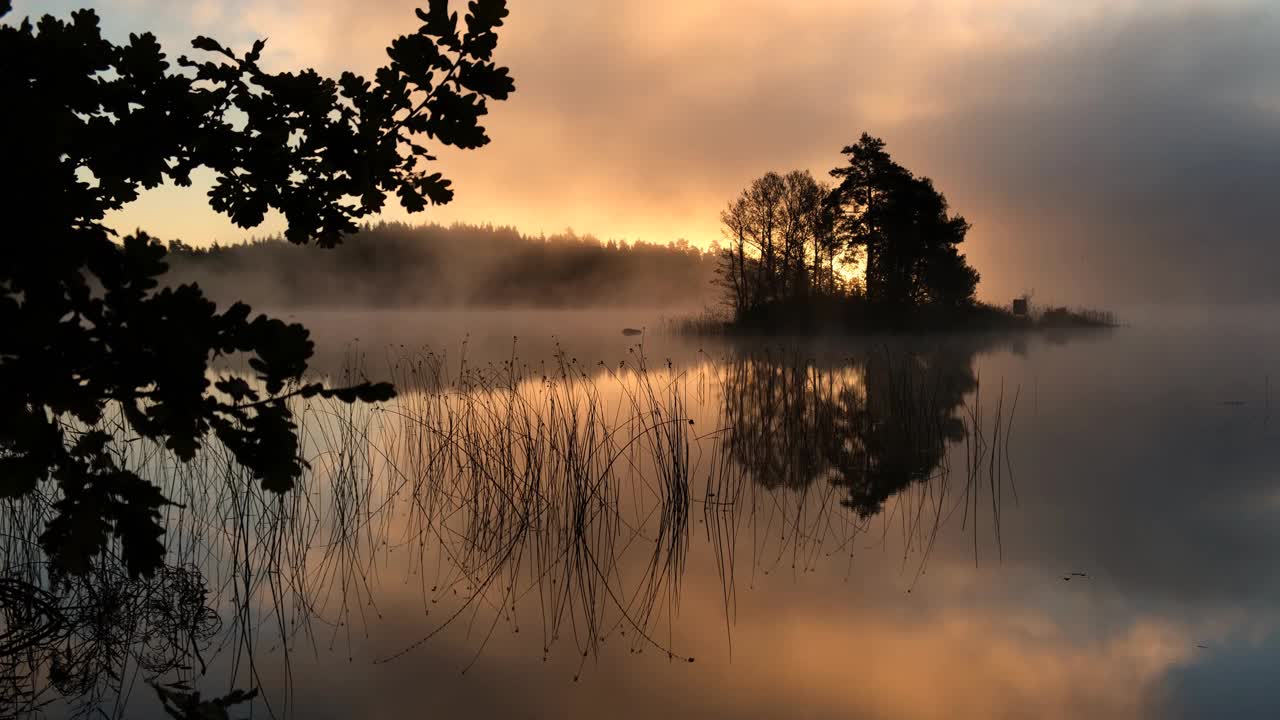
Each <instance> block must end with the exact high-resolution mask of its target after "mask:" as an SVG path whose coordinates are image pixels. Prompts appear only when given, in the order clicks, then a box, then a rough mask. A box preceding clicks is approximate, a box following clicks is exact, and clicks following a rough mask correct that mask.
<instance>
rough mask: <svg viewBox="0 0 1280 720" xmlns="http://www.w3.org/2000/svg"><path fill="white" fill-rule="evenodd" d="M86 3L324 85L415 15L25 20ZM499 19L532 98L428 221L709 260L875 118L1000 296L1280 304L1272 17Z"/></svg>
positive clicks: (181, 226)
mask: <svg viewBox="0 0 1280 720" xmlns="http://www.w3.org/2000/svg"><path fill="white" fill-rule="evenodd" d="M453 4H454V5H455V6H456V7H461V3H460V2H458V1H457V0H455V2H454V3H453ZM78 6H90V7H95V8H97V9H98V10H99V14H100V15H102V16H103V18H104V26H105V27H106V28H107V31H108V34H109V35H110V36H112V37H114V38H116V39H124V38H126V37H127V33H128V32H130V31H138V30H143V29H150V30H152V31H154V32H156V34H157V35H159V36H160V38H161V40H162V42H163V43H164V44H165V46H166V48H168V49H169V50H170V52H171V53H172V54H174V55H177V54H179V53H181V52H185V51H187V45H186V42H187V41H189V39H190V38H191V37H193V36H195V35H197V34H205V35H211V36H213V37H216V38H218V39H219V40H222V41H223V42H225V43H228V44H232V45H234V46H238V47H241V48H244V47H247V46H248V44H249V43H251V42H252V41H253V40H254V39H256V38H259V37H265V38H267V39H268V44H267V49H266V53H265V54H264V60H265V62H266V63H267V65H268V66H270V67H273V68H276V69H282V70H283V69H292V68H298V67H303V66H307V67H315V68H316V69H318V70H321V71H323V72H326V73H331V74H336V73H338V72H340V71H342V70H344V69H352V70H356V71H359V72H365V73H368V72H370V71H371V70H372V69H373V68H375V67H377V66H378V65H379V64H381V63H383V62H384V61H385V59H386V58H385V55H384V52H383V49H384V48H385V47H386V45H387V43H388V42H389V41H390V40H391V39H392V38H393V37H395V36H396V35H399V34H403V33H407V32H412V31H413V30H414V29H415V28H416V26H417V24H418V23H417V20H416V18H415V17H414V15H413V8H414V7H415V3H413V2H401V1H400V0H362V2H359V3H352V2H349V0H307V1H300V0H294V1H289V0H236V1H232V2H214V1H213V0H196V1H195V2H191V3H171V2H167V1H164V0H104V1H101V2H93V1H91V0H41V1H33V0H17V1H16V2H15V11H14V13H13V15H11V18H10V19H12V18H14V17H21V16H23V15H26V14H38V13H43V12H54V13H56V14H66V13H67V12H69V11H70V10H71V9H73V8H74V7H78ZM510 6H511V16H510V17H509V18H508V21H507V24H506V26H505V27H504V28H503V29H502V30H501V31H500V41H499V48H498V61H499V63H500V64H503V65H506V66H508V67H510V68H511V72H512V74H513V76H514V78H515V81H516V88H517V90H516V93H515V95H514V96H512V98H511V99H510V100H509V101H507V102H504V103H494V104H492V105H491V115H490V116H489V118H488V123H487V127H488V129H489V134H490V136H491V137H492V138H493V142H492V143H491V144H489V145H488V146H486V147H485V148H482V149H480V150H478V151H467V152H459V151H449V150H446V151H444V152H441V153H440V156H441V158H440V162H439V167H438V169H439V170H440V171H442V172H444V174H445V175H446V177H450V178H452V179H453V180H454V187H455V190H456V191H457V197H456V199H455V201H454V202H453V204H451V205H450V206H448V207H445V208H436V209H429V210H428V211H427V213H425V214H419V215H416V216H414V217H413V218H412V219H414V220H421V221H437V222H444V223H449V222H454V221H461V222H473V223H494V224H502V225H514V226H517V227H518V228H520V229H521V230H523V231H525V232H529V233H534V234H537V233H539V232H546V233H548V234H549V233H553V232H559V231H562V230H564V229H566V228H572V229H574V230H575V231H577V232H579V233H592V234H594V235H597V236H599V237H601V238H614V239H629V240H636V239H642V240H647V241H655V242H666V241H670V240H675V239H678V238H685V239H687V240H689V241H690V242H693V243H697V244H701V245H708V244H710V243H712V242H714V241H716V240H717V239H719V238H720V237H721V231H720V227H719V217H718V216H719V211H720V210H721V208H723V207H724V205H725V204H726V203H727V202H728V201H729V200H731V199H732V198H733V197H734V196H735V195H736V194H737V193H738V192H739V190H740V189H741V188H742V187H743V186H744V185H746V184H747V183H748V182H749V181H750V180H751V179H752V178H754V177H757V176H759V175H760V174H762V173H764V172H766V171H769V170H778V171H786V170H790V169H807V170H810V171H811V172H813V173H814V174H815V176H818V177H820V178H825V177H826V173H827V171H829V170H830V169H831V168H832V167H835V166H836V165H838V164H839V163H840V161H841V159H842V157H841V155H840V153H839V151H840V149H841V147H843V146H844V145H847V144H849V143H851V142H853V141H855V140H856V139H857V137H858V136H859V135H860V134H861V132H863V131H864V130H865V131H868V132H871V133H872V134H874V135H878V136H880V137H882V138H884V139H885V140H886V142H887V143H888V149H889V151H890V152H891V153H892V154H893V155H894V157H895V158H896V159H898V160H899V161H900V162H902V163H903V164H904V165H906V166H907V167H908V168H910V169H912V170H913V171H915V172H917V173H919V174H922V175H927V176H930V177H932V178H933V179H934V181H935V182H936V184H937V186H938V187H939V188H940V189H941V190H942V191H943V192H944V193H945V194H946V195H947V197H948V199H949V200H950V202H951V205H952V207H953V209H954V210H955V211H957V212H959V213H961V214H963V215H964V216H965V217H966V218H967V219H968V220H969V221H970V222H971V223H972V224H973V229H972V231H971V232H970V235H969V239H968V241H967V242H966V244H965V246H964V250H965V252H966V253H967V254H968V256H969V259H970V261H971V262H972V263H973V264H974V265H975V266H976V267H977V268H978V269H979V270H980V271H981V272H982V274H983V281H982V284H981V286H980V290H979V294H980V295H981V296H982V297H984V298H986V299H991V300H1001V301H1007V299H1008V298H1009V297H1012V296H1013V295H1016V294H1020V293H1022V292H1032V293H1034V297H1035V298H1036V299H1037V300H1039V301H1042V302H1060V303H1068V304H1101V303H1162V302H1170V303H1172V302H1216V303H1226V302H1237V301H1239V302H1244V301H1257V300H1272V299H1277V296H1280V282H1277V280H1276V276H1277V272H1276V271H1277V270H1280V250H1277V249H1276V248H1275V247H1274V245H1275V243H1274V236H1275V235H1276V231H1275V229H1274V224H1275V220H1274V215H1275V212H1274V210H1273V208H1274V207H1275V206H1276V204H1277V203H1276V202H1275V199H1274V198H1275V195H1276V190H1277V188H1280V3H1274V2H1261V1H1248V0H1168V1H1167V2H1157V1H1149V2H1138V1H1136V0H1107V1H1103V0H1072V1H1071V2H1031V1H1029V0H894V1H893V2H890V1H887V0H881V1H872V0H811V1H807V2H802V1H796V2H776V1H775V2H765V1H763V0H734V1H730V0H705V1H702V2H699V1H697V0H613V1H611V2H582V1H581V0H512V2H511V3H510ZM386 217H387V219H394V220H401V219H408V216H407V215H405V214H404V213H403V211H400V210H398V209H397V210H396V211H394V212H389V213H387V215H386ZM112 219H113V220H114V221H115V222H116V224H117V227H123V228H132V227H142V228H143V229H146V230H148V231H149V232H151V233H152V234H155V235H159V236H160V237H164V238H182V239H184V240H186V241H187V242H191V243H196V244H204V243H209V242H213V241H215V240H217V241H219V242H224V243H225V242H230V241H235V240H238V239H241V238H243V237H246V236H248V235H249V234H251V233H249V232H246V231H243V230H240V229H238V228H235V227H234V226H233V225H231V224H230V222H229V221H227V220H226V219H225V218H223V217H220V216H218V215H216V214H215V213H213V212H212V211H211V210H209V209H208V208H207V205H206V203H205V198H204V197H203V194H202V192H201V191H200V190H199V189H196V190H178V189H174V188H162V189H159V190H156V191H153V192H151V193H150V194H149V195H147V196H145V197H144V198H143V199H142V200H140V201H139V202H137V203H135V204H134V205H132V206H130V207H129V208H127V209H126V210H124V211H123V212H122V213H120V214H119V216H117V217H115V218H112ZM279 229H280V223H279V220H278V219H273V220H272V221H270V222H268V224H267V225H265V226H263V227H262V228H260V229H259V230H257V231H256V232H257V234H265V233H267V232H273V231H276V230H279Z"/></svg>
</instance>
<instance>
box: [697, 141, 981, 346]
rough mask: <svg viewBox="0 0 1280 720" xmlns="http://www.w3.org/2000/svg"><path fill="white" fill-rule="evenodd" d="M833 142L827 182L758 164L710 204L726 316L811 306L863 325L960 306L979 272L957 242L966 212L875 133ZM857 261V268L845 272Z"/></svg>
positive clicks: (781, 314)
mask: <svg viewBox="0 0 1280 720" xmlns="http://www.w3.org/2000/svg"><path fill="white" fill-rule="evenodd" d="M842 152H843V153H844V154H845V155H847V156H848V164H847V165H846V166H844V167H840V168H836V169H835V170H832V171H831V174H832V176H834V177H836V178H838V179H839V180H840V184H839V185H837V186H836V187H835V188H829V187H827V186H826V185H823V184H821V183H818V182H816V181H815V180H814V179H813V178H812V177H811V176H810V175H809V173H808V172H801V171H794V172H791V173H788V174H787V175H785V176H783V175H779V174H778V173H772V172H771V173H766V174H765V175H763V176H762V177H760V178H758V179H756V180H754V181H752V183H751V185H750V186H748V187H747V189H745V190H743V191H742V194H741V195H740V196H739V197H738V198H737V199H736V200H735V201H733V202H731V203H730V204H729V206H728V208H726V209H725V210H724V212H722V213H721V215H720V219H721V222H722V223H723V225H724V230H725V236H726V237H727V239H728V241H729V247H728V248H726V249H725V250H724V251H723V252H722V258H721V265H720V269H719V275H720V284H721V285H722V286H724V288H725V291H726V298H727V300H726V302H727V303H728V304H729V305H730V306H731V307H732V309H733V312H734V317H735V320H736V321H737V322H738V323H739V324H741V325H755V326H768V325H777V324H781V323H787V324H796V323H806V322H807V319H806V316H807V315H813V314H815V313H818V312H820V314H821V315H823V316H824V317H825V318H827V319H829V320H839V321H842V322H844V323H846V327H848V323H850V322H856V323H857V324H856V327H862V326H863V325H864V324H868V322H867V321H871V322H870V324H880V325H886V324H888V325H892V324H896V323H903V322H905V321H906V319H908V318H913V317H916V316H919V315H920V312H919V311H920V310H921V309H922V308H928V309H930V312H932V313H933V314H934V315H937V314H938V313H939V312H940V311H948V312H950V313H951V314H955V313H956V312H958V311H964V310H967V309H969V308H971V307H972V305H973V303H974V293H975V291H976V289H977V285H978V272H977V271H976V270H974V269H973V268H972V267H970V266H969V265H968V264H967V263H966V262H965V257H964V255H962V254H960V252H959V251H958V250H957V246H958V245H959V244H960V243H962V242H963V241H964V238H965V234H966V233H967V232H968V231H969V224H968V223H967V222H966V221H965V219H964V218H963V217H960V216H959V215H951V214H949V208H948V205H947V201H946V198H945V197H943V195H942V194H941V193H939V192H938V191H937V190H936V189H935V188H934V187H933V182H932V181H931V180H929V179H928V178H924V177H917V176H915V175H913V174H912V173H911V172H910V171H909V170H907V169H906V168H904V167H902V166H901V165H899V164H897V163H896V162H894V161H893V160H892V158H890V157H889V154H888V153H887V152H885V150H884V141H882V140H880V139H878V138H873V137H871V136H870V135H867V134H865V133H864V134H863V135H862V138H861V139H860V140H859V142H858V143H857V144H855V145H851V146H849V147H846V148H844V150H843V151H842ZM858 269H861V270H862V273H861V277H858V276H857V275H856V272H855V273H849V272H848V271H850V270H852V271H856V270H858ZM861 304H865V305H867V306H868V307H867V308H865V309H864V308H861V307H858V306H859V305H861ZM864 315H865V316H867V317H861V316H864Z"/></svg>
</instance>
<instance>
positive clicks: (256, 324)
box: [0, 0, 514, 575]
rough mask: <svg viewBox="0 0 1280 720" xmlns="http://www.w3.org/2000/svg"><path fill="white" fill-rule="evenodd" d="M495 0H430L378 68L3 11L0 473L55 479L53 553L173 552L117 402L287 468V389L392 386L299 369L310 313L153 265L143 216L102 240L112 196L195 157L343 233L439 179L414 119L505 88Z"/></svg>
mask: <svg viewBox="0 0 1280 720" xmlns="http://www.w3.org/2000/svg"><path fill="white" fill-rule="evenodd" d="M9 10H10V4H9V2H7V0H3V1H0V15H3V14H5V13H7V12H8V11H9ZM506 15H507V10H506V7H505V2H504V0H474V1H473V2H471V3H470V4H469V14H468V15H467V16H466V18H465V21H464V27H462V28H460V27H459V20H458V15H457V14H456V13H450V12H449V8H448V4H447V2H446V0H431V2H430V3H429V7H428V9H427V10H426V11H422V10H419V11H418V17H419V19H420V20H421V21H422V25H421V27H420V28H419V29H418V30H417V31H416V32H415V33H413V34H411V35H405V36H402V37H399V38H397V39H395V40H394V41H393V42H392V43H391V46H390V47H389V48H388V50H387V54H388V56H389V57H390V62H389V63H388V64H387V65H385V66H383V67H381V68H379V69H378V70H377V71H376V73H375V74H374V77H373V78H372V79H366V78H363V77H360V76H358V75H355V74H353V73H343V74H342V75H341V77H340V78H339V79H338V80H332V79H329V78H325V77H323V76H321V75H319V74H317V73H316V72H315V71H314V70H305V71H302V72H299V73H289V72H283V73H272V72H268V71H266V70H264V69H263V68H262V67H261V66H260V65H259V64H258V61H259V58H260V56H261V53H262V50H263V47H264V43H263V41H258V42H256V43H254V45H253V47H252V49H251V50H250V51H249V52H247V53H243V54H238V53H236V52H233V51H232V50H229V49H227V48H225V47H223V46H222V45H221V44H219V43H218V42H217V41H215V40H212V39H210V38H204V37H199V38H196V39H195V40H194V41H193V42H192V45H193V47H195V48H196V49H197V50H200V51H202V52H203V53H204V57H205V58H207V59H203V60H192V59H188V58H186V57H180V58H178V60H177V65H178V66H179V68H180V69H179V70H176V71H175V70H174V69H173V68H172V66H171V64H170V63H169V61H168V60H167V59H166V56H165V54H164V53H163V52H162V51H161V49H160V46H159V44H158V43H157V41H156V38H155V37H154V36H153V35H152V34H150V33H144V34H141V35H136V34H135V35H130V37H129V41H128V43H127V44H123V45H116V44H114V43H112V42H110V41H108V40H106V39H104V38H103V37H102V34H101V30H100V28H99V24H98V16H97V15H96V14H95V13H94V12H93V11H92V10H80V11H77V12H74V13H72V15H71V17H70V19H69V20H61V19H58V18H55V17H52V16H49V15H46V16H44V17H42V18H41V19H40V20H39V21H38V22H35V23H32V22H31V21H30V20H23V21H22V22H21V23H18V24H16V25H6V26H0V68H3V71H2V72H0V98H3V99H4V101H5V107H6V112H4V113H2V114H0V134H3V135H4V137H5V138H7V142H8V143H9V144H8V150H7V154H6V163H5V169H4V172H5V176H6V179H7V180H8V182H7V183H6V190H5V191H4V193H3V194H0V210H2V211H3V216H4V217H6V218H7V219H9V222H11V223H14V226H11V227H10V229H9V240H8V241H7V242H5V243H4V244H3V246H2V247H0V328H4V333H3V334H0V497H3V498H12V497H15V496H20V495H24V494H26V493H30V492H32V491H34V490H35V489H36V488H37V486H38V485H39V484H41V483H43V482H45V481H48V480H52V481H54V482H56V484H57V487H58V489H59V494H58V495H57V496H56V497H57V498H58V499H57V500H56V508H57V511H58V514H57V517H55V518H54V519H53V520H52V521H51V522H50V523H49V524H48V526H47V528H46V530H45V532H44V534H43V536H42V538H41V541H42V544H43V545H44V547H45V549H46V550H47V552H49V554H50V556H51V557H52V559H53V561H54V563H55V567H56V569H58V570H59V571H69V572H71V573H84V572H87V571H88V570H89V568H90V567H91V563H90V559H91V558H92V557H93V556H95V555H97V554H99V553H102V552H103V551H104V550H106V549H108V548H109V547H110V545H111V542H112V538H114V539H115V540H116V541H118V542H119V548H120V551H121V554H122V556H123V559H124V562H125V566H126V569H127V571H128V573H129V574H130V575H138V574H146V573H149V572H151V571H153V570H155V569H156V568H157V567H159V566H160V563H161V558H162V556H163V553H164V548H163V546H162V544H161V542H160V540H159V538H160V536H161V534H162V532H163V530H162V528H161V526H160V524H159V509H160V508H161V507H162V506H163V505H165V504H166V503H167V500H166V499H165V497H164V496H163V495H162V494H161V492H160V491H159V490H158V489H157V488H156V487H155V486H154V485H152V484H151V483H149V482H148V481H147V480H145V479H143V478H141V477H139V476H138V475H137V474H135V473H134V472H133V471H131V470H129V469H128V468H127V467H126V463H125V462H124V450H123V449H122V448H118V447H115V446H114V444H113V443H112V435H111V434H110V433H108V432H107V431H105V430H104V429H103V427H102V425H103V423H104V421H105V420H106V419H107V418H108V417H109V415H108V413H109V411H118V412H119V413H120V416H121V418H122V421H123V422H126V423H127V424H128V425H129V426H131V427H132V429H133V430H135V431H136V432H137V433H138V434H140V435H141V436H143V437H145V438H149V439H152V440H154V441H156V442H160V443H163V444H164V446H165V447H167V448H168V449H170V450H172V451H173V452H174V453H175V454H176V456H177V457H178V458H180V459H182V460H184V461H185V460H190V459H191V458H192V457H193V456H194V455H195V453H196V451H197V450H198V449H199V447H200V446H201V444H202V443H204V442H206V441H207V438H208V436H209V435H210V434H212V435H213V436H214V437H216V438H217V440H218V441H220V442H222V443H224V444H225V445H226V446H227V447H228V448H229V449H230V450H231V451H232V452H233V453H234V454H235V456H236V458H237V460H238V461H239V462H240V463H242V464H243V465H245V466H246V467H248V468H249V469H251V470H252V471H253V473H254V475H255V476H256V477H257V479H258V480H259V481H260V482H261V483H262V485H263V486H264V487H266V488H269V489H271V490H275V491H278V492H283V491H285V490H287V489H289V488H290V487H291V486H292V485H293V481H294V479H295V478H296V477H297V476H298V475H299V473H300V472H301V469H302V461H301V459H300V458H299V456H298V451H297V438H296V436H295V424H294V421H293V418H292V416H291V414H290V412H289V410H288V408H287V407H286V404H285V402H284V398H286V397H289V396H290V395H302V396H315V395H324V396H328V397H335V398H338V399H341V400H344V401H347V402H352V401H356V400H364V401H377V400H383V399H386V398H388V397H390V396H391V395H392V388H391V387H390V385H387V384H364V385H360V386H356V387H350V388H340V389H329V388H326V387H323V386H321V385H319V384H301V379H302V376H303V372H304V371H305V369H306V366H307V360H308V358H309V357H310V356H311V354H312V349H313V348H312V343H311V340H310V339H309V337H308V333H307V330H306V329H305V328H303V327H302V326H300V325H289V324H286V323H284V322H281V321H279V320H275V319H272V318H268V317H265V316H261V315H259V316H257V317H253V318H251V317H250V315H251V313H250V308H249V307H248V306H247V305H244V304H242V303H236V304H234V305H232V306H230V307H229V308H227V309H225V310H222V311H219V310H218V308H217V307H216V306H215V304H214V303H213V302H212V301H210V300H208V299H207V298H206V297H205V296H204V294H203V292H202V291H201V290H200V289H199V288H198V287H197V286H194V285H181V286H178V287H172V288H168V287H166V288H163V289H158V282H159V279H160V278H161V276H162V275H163V273H164V272H165V269H166V263H165V254H166V251H165V248H164V247H163V246H161V245H160V244H159V243H157V242H155V241H154V240H152V239H151V238H150V237H149V236H147V235H146V234H145V233H142V232H137V233H135V234H133V235H129V236H128V237H125V238H124V239H123V241H122V242H115V241H113V236H114V235H115V233H114V232H113V231H112V230H111V229H109V228H108V227H106V225H104V222H103V221H104V218H105V216H106V214H107V213H108V212H110V211H112V210H116V209H119V208H121V207H122V206H124V205H125V204H127V203H129V202H130V201H132V200H134V199H136V198H137V197H138V193H139V191H140V190H141V189H143V188H153V187H156V186H158V185H160V184H161V183H162V182H165V181H166V180H167V181H170V182H173V183H175V184H177V185H190V184H191V173H192V171H193V170H195V169H197V168H207V169H208V170H211V171H212V173H213V175H214V178H215V180H214V185H213V188H212V190H210V192H209V198H210V204H211V205H212V206H213V208H214V209H216V210H218V211H219V212H222V213H224V214H226V215H227V216H229V217H230V218H231V219H232V220H233V221H234V222H235V223H236V224H237V225H240V226H241V227H253V226H256V225H258V224H259V223H260V222H262V220H263V218H264V216H265V214H266V212H267V211H268V210H269V209H275V210H278V211H280V212H281V213H282V214H283V215H284V217H285V218H286V220H287V221H288V230H287V231H286V233H285V235H286V237H287V238H288V239H289V240H290V241H292V242H295V243H309V242H313V241H314V242H316V243H317V244H319V245H321V246H333V245H336V244H338V243H339V242H341V240H342V239H343V237H344V236H345V235H347V234H349V233H351V232H353V231H355V230H356V227H357V224H356V221H357V220H358V219H360V218H362V217H365V216H367V215H369V214H370V213H373V212H376V211H378V210H380V209H381V208H382V207H383V205H384V203H385V200H386V197H387V195H388V194H394V195H396V196H397V197H398V198H399V200H400V202H401V204H402V205H403V206H404V207H405V208H406V209H408V210H409V211H417V210H422V209H423V208H424V207H425V206H426V205H427V204H428V203H435V204H438V203H444V202H448V201H449V200H450V199H451V197H452V191H451V190H450V188H449V182H448V181H447V180H445V179H444V178H443V177H442V176H441V175H440V174H439V173H433V172H429V170H428V167H429V166H428V163H429V162H430V161H431V160H434V157H433V156H432V155H430V153H429V151H428V149H427V148H426V147H425V146H423V145H422V144H421V143H422V142H423V141H424V140H431V141H435V142H438V143H440V144H443V145H453V146H456V147H460V148H474V147H479V146H481V145H483V144H485V143H486V142H487V140H488V138H487V136H486V135H485V131H484V128H483V127H481V125H480V124H479V119H480V117H481V116H482V115H484V114H485V113H486V112H487V106H486V103H487V101H488V100H489V99H495V100H501V99H504V98H506V97H507V96H508V95H509V94H510V93H511V92H512V90H513V89H514V87H513V85H512V82H511V79H510V78H509V76H508V74H507V70H506V69H505V68H498V67H496V66H495V65H494V64H493V62H492V54H493V50H494V47H495V45H496V42H497V36H496V35H495V31H496V29H497V28H498V27H499V26H500V25H501V24H502V20H503V18H504V17H505V16H506ZM237 354H245V355H248V356H249V359H248V365H249V367H250V368H251V369H252V371H253V373H254V375H255V377H254V381H253V383H252V384H251V383H250V381H248V380H245V379H244V378H241V377H235V376H224V377H221V378H219V379H218V380H217V381H216V382H212V383H211V381H210V379H209V378H208V371H209V368H210V364H211V362H212V361H214V360H216V359H218V358H221V357H225V356H230V355H237ZM210 385H212V386H213V387H212V388H211V387H210Z"/></svg>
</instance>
